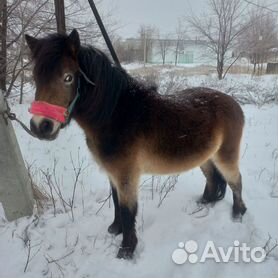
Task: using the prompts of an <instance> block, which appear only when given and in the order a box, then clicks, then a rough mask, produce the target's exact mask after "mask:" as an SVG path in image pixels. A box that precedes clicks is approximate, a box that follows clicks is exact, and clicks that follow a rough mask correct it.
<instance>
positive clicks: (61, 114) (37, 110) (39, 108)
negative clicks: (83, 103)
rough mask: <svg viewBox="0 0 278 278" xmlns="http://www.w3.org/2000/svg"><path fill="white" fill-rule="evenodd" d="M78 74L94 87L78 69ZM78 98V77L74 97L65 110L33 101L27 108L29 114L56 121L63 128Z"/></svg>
mask: <svg viewBox="0 0 278 278" xmlns="http://www.w3.org/2000/svg"><path fill="white" fill-rule="evenodd" d="M79 72H80V73H81V74H82V76H83V77H84V79H85V80H86V81H87V82H88V83H89V84H91V85H93V86H95V83H94V82H92V81H91V80H90V79H89V78H88V76H87V75H86V74H85V73H84V72H83V71H82V70H81V69H79ZM79 97H80V77H79V76H78V78H77V89H76V95H75V97H74V99H73V100H72V102H71V104H70V105H69V106H68V107H67V108H65V107H63V106H59V105H54V104H50V103H48V102H45V101H33V102H32V104H31V107H30V108H29V112H30V113H31V114H33V115H38V116H44V117H46V118H49V119H52V120H56V121H58V122H60V123H61V124H62V125H63V126H65V125H67V124H68V123H69V121H70V116H71V114H72V111H73V109H74V107H75V104H76V102H77V100H78V99H79Z"/></svg>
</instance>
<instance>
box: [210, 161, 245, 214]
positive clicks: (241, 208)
mask: <svg viewBox="0 0 278 278" xmlns="http://www.w3.org/2000/svg"><path fill="white" fill-rule="evenodd" d="M214 163H215V165H216V166H217V168H218V169H219V171H220V172H221V174H222V175H223V177H224V178H225V179H226V181H227V182H228V184H229V186H230V188H231V189H232V191H233V217H234V218H237V217H239V216H240V215H243V214H244V213H245V212H246V206H245V204H244V202H243V200H242V181H241V174H240V172H239V168H238V163H237V161H236V162H229V161H224V160H220V159H217V160H215V161H214Z"/></svg>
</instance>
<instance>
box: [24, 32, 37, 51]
mask: <svg viewBox="0 0 278 278" xmlns="http://www.w3.org/2000/svg"><path fill="white" fill-rule="evenodd" d="M25 40H26V42H27V45H28V46H29V48H30V50H31V51H32V52H34V50H35V48H36V46H37V45H38V42H39V40H38V39H36V38H35V37H32V36H29V35H27V34H25Z"/></svg>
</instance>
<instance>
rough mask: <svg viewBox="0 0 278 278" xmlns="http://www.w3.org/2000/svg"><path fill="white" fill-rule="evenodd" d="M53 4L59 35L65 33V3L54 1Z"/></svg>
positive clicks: (59, 0)
mask: <svg viewBox="0 0 278 278" xmlns="http://www.w3.org/2000/svg"><path fill="white" fill-rule="evenodd" d="M54 3H55V17H56V23H57V32H58V33H60V34H65V33H66V19H65V3H64V0H54Z"/></svg>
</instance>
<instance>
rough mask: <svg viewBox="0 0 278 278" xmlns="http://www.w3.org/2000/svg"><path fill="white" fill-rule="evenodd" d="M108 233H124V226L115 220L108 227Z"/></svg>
mask: <svg viewBox="0 0 278 278" xmlns="http://www.w3.org/2000/svg"><path fill="white" fill-rule="evenodd" d="M108 233H110V234H112V235H116V236H117V235H119V234H121V233H122V227H121V225H120V224H119V223H118V222H113V223H112V224H111V225H110V226H109V227H108Z"/></svg>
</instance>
